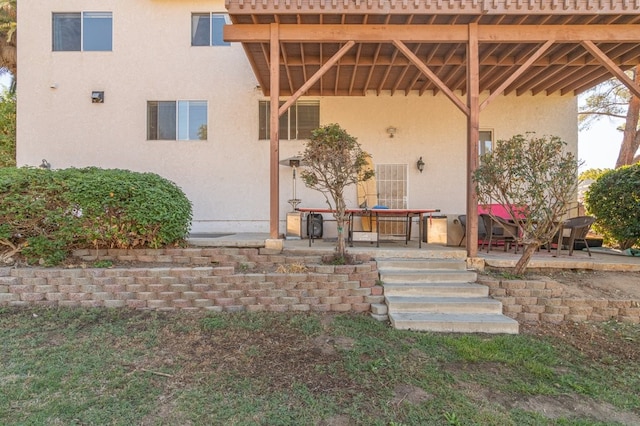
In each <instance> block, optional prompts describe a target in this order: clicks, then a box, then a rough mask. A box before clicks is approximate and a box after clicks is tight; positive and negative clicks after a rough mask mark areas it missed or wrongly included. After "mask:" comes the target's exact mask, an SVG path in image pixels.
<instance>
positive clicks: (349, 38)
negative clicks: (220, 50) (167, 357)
mask: <svg viewBox="0 0 640 426" xmlns="http://www.w3.org/2000/svg"><path fill="white" fill-rule="evenodd" d="M226 7H227V10H228V12H229V15H230V17H231V21H232V25H227V26H226V27H225V29H224V38H225V40H227V41H232V42H241V43H242V45H243V47H244V49H245V52H246V54H247V57H248V58H249V62H250V63H251V66H252V68H253V71H254V73H255V75H256V78H257V79H258V82H259V84H260V87H261V88H262V90H263V92H264V94H265V95H267V96H269V97H270V105H271V116H270V132H271V133H270V171H271V173H270V234H271V238H274V239H277V238H278V236H279V229H278V228H279V227H278V224H279V214H280V212H279V198H280V194H279V167H278V161H279V135H278V119H279V117H280V116H281V115H282V114H284V113H285V112H286V111H287V109H288V108H289V107H290V106H291V105H292V104H293V103H294V102H295V101H296V100H297V99H298V98H299V97H300V96H302V95H311V96H364V95H366V94H368V93H375V94H380V93H383V92H384V93H389V94H391V95H397V96H406V95H408V94H409V93H418V94H419V95H421V96H434V95H436V94H438V93H442V94H444V95H445V96H447V97H448V98H449V99H450V100H451V102H453V103H454V104H455V105H456V107H457V108H458V109H459V110H460V111H461V112H462V113H463V114H464V116H465V117H466V121H467V208H466V210H467V255H468V256H469V257H476V256H477V246H478V245H477V242H478V232H477V231H478V213H477V196H476V194H475V190H474V185H473V181H472V175H473V172H474V170H475V169H476V167H477V163H478V152H477V141H478V139H479V126H480V112H481V111H482V110H483V109H484V108H486V107H487V106H488V105H489V104H490V103H491V101H492V100H494V99H495V98H496V97H497V96H500V95H502V94H512V93H515V94H516V95H522V94H525V93H531V94H533V95H541V96H545V95H550V94H554V93H560V94H562V95H577V94H579V93H581V92H584V91H585V90H588V89H589V88H591V87H593V86H595V85H597V84H598V83H601V82H603V81H605V80H607V79H609V78H611V77H617V78H618V79H619V80H620V81H621V82H622V83H624V84H625V85H626V86H627V87H628V88H629V90H630V91H631V92H632V93H634V94H635V95H637V96H640V87H638V86H637V85H635V84H634V82H633V81H632V80H631V79H630V78H629V77H628V76H627V75H626V74H625V73H624V71H625V70H628V69H630V68H632V67H635V66H636V65H638V64H640V0H470V1H467V0H226ZM280 97H283V98H287V100H286V101H285V103H284V105H282V106H279V100H280Z"/></svg>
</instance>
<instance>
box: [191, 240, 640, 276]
mask: <svg viewBox="0 0 640 426" xmlns="http://www.w3.org/2000/svg"><path fill="white" fill-rule="evenodd" d="M267 239H269V235H268V234H267V233H237V234H221V235H219V234H209V235H207V234H201V235H197V234H194V235H193V236H191V237H190V238H189V240H188V242H189V244H191V245H194V246H200V247H254V248H262V247H264V246H265V242H266V240H267ZM335 244H336V242H335V239H329V240H324V239H317V240H314V241H313V243H312V244H311V246H309V240H308V239H297V240H293V239H290V240H284V251H285V252H288V253H296V254H301V255H307V254H318V253H327V254H328V253H331V252H332V251H333V250H334V249H335ZM347 251H348V252H349V253H351V254H369V255H370V256H372V257H405V258H436V257H437V258H455V259H465V258H466V249H465V248H464V247H451V246H445V245H442V244H426V243H422V248H418V242H417V241H416V240H413V241H409V242H408V244H405V242H404V240H401V241H397V240H394V241H381V242H380V247H376V244H375V243H368V242H359V243H354V246H353V247H349V246H348V245H347ZM521 253H522V252H521V251H519V252H518V254H514V252H513V250H510V251H508V252H505V251H503V248H502V247H496V248H493V249H492V250H491V251H489V252H488V253H487V251H486V248H485V249H484V250H482V251H478V257H479V258H480V259H482V260H481V262H482V261H483V262H484V264H485V266H488V267H496V268H510V267H514V266H515V264H516V262H517V261H518V259H520V256H521ZM529 268H530V269H587V270H598V271H640V257H633V256H619V255H613V254H604V253H595V252H592V256H591V257H589V255H588V253H587V252H586V251H574V252H573V255H572V256H569V251H568V250H562V251H561V253H560V256H557V255H556V251H555V250H552V251H551V252H547V250H545V249H541V250H540V251H539V252H536V253H535V254H534V255H533V258H532V259H531V262H530V263H529Z"/></svg>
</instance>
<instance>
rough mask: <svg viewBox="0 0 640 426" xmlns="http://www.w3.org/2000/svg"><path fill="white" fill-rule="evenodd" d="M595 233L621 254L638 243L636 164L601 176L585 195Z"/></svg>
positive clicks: (639, 188)
mask: <svg viewBox="0 0 640 426" xmlns="http://www.w3.org/2000/svg"><path fill="white" fill-rule="evenodd" d="M585 202H586V206H587V210H588V211H589V213H590V214H593V215H594V216H595V217H596V229H597V231H598V232H599V233H601V234H603V236H604V237H605V239H609V240H613V241H616V242H617V243H618V246H619V248H620V249H622V250H625V249H628V248H631V247H633V246H634V245H636V244H638V242H639V241H640V163H637V164H634V165H631V166H624V167H621V168H619V169H616V170H610V171H608V172H606V173H604V174H603V175H602V176H600V178H599V179H598V180H596V181H595V182H594V183H592V184H591V186H590V187H589V190H588V191H587V193H586V194H585Z"/></svg>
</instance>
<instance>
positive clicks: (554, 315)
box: [478, 277, 640, 324]
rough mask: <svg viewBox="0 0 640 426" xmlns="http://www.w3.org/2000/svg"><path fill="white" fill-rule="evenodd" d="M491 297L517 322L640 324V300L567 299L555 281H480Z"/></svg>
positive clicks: (489, 279)
mask: <svg viewBox="0 0 640 426" xmlns="http://www.w3.org/2000/svg"><path fill="white" fill-rule="evenodd" d="M478 283H479V284H484V285H486V286H488V287H489V295H490V296H492V297H493V298H494V299H496V300H499V301H501V302H502V310H503V313H504V314H505V315H507V316H509V317H511V318H513V319H515V320H517V321H520V322H525V321H545V322H552V323H559V322H562V321H575V322H580V321H608V320H617V321H623V322H631V323H636V324H638V323H640V300H637V299H584V298H575V297H565V296H563V289H562V286H561V285H560V284H559V283H558V282H556V281H553V280H535V281H528V280H499V279H492V278H485V277H482V278H479V279H478Z"/></svg>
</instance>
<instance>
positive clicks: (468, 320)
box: [389, 312, 519, 334]
mask: <svg viewBox="0 0 640 426" xmlns="http://www.w3.org/2000/svg"><path fill="white" fill-rule="evenodd" d="M389 319H390V320H391V324H392V325H393V327H394V328H396V329H398V330H416V331H434V332H456V333H503V334H518V329H519V325H518V322H517V321H515V320H513V319H511V318H509V317H507V316H504V315H501V314H454V313H451V314H443V313H406V312H396V313H390V314H389Z"/></svg>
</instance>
